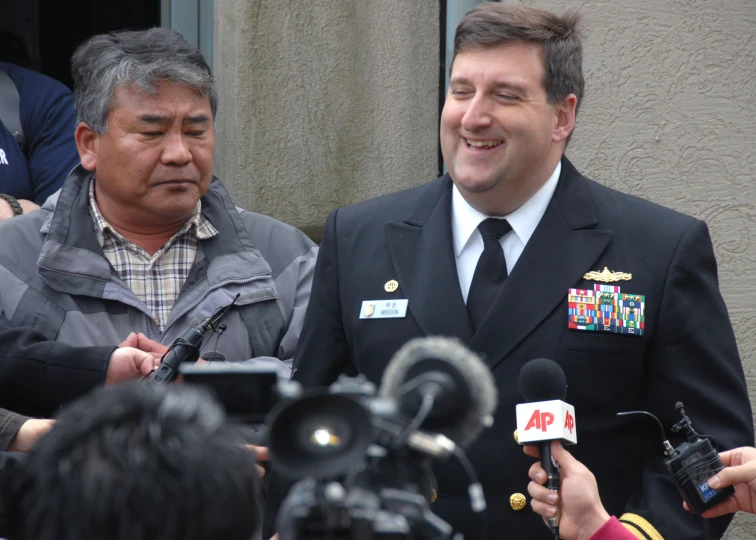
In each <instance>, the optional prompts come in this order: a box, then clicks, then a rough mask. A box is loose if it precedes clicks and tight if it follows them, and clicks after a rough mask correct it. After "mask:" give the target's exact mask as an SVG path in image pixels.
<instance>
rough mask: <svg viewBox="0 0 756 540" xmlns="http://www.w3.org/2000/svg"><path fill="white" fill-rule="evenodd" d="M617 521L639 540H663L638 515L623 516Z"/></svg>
mask: <svg viewBox="0 0 756 540" xmlns="http://www.w3.org/2000/svg"><path fill="white" fill-rule="evenodd" d="M619 520H620V523H622V524H623V525H624V526H625V528H627V529H628V530H629V531H630V532H632V533H633V534H634V535H635V536H637V537H638V538H639V539H641V540H664V537H663V536H662V535H661V534H659V531H657V530H656V529H655V528H654V526H653V525H651V524H650V523H649V522H648V521H647V520H646V519H645V518H643V517H641V516H639V515H638V514H623V515H622V516H621V517H620V518H619ZM638 533H640V534H641V536H639V535H638Z"/></svg>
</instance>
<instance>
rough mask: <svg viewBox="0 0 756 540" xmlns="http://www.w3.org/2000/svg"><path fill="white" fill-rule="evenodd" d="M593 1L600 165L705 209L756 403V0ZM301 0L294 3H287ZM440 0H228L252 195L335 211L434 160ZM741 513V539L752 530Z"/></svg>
mask: <svg viewBox="0 0 756 540" xmlns="http://www.w3.org/2000/svg"><path fill="white" fill-rule="evenodd" d="M519 3H522V4H526V5H535V6H538V7H542V8H545V9H550V10H553V11H561V10H563V9H565V8H566V7H568V6H572V5H575V4H577V5H579V7H580V11H581V13H582V14H583V26H584V30H585V32H584V33H585V38H586V39H585V65H584V69H585V74H586V79H587V92H586V97H585V100H584V103H583V106H582V108H581V111H580V116H579V118H578V123H577V131H576V133H575V135H574V137H573V140H572V142H571V145H570V148H569V150H568V155H569V157H570V159H571V160H572V161H573V162H574V163H575V164H576V165H577V167H578V168H579V169H581V170H582V171H583V172H584V173H585V174H586V175H588V176H590V177H592V178H594V179H595V180H598V181H599V182H602V183H604V184H606V185H609V186H612V187H615V188H617V189H620V190H622V191H625V192H628V193H633V194H636V195H639V196H642V197H644V198H647V199H650V200H653V201H655V202H658V203H660V204H663V205H666V206H669V207H672V208H675V209H677V210H680V211H682V212H685V213H688V214H691V215H693V216H696V217H698V218H701V219H703V220H705V221H706V222H707V223H708V224H709V227H710V230H711V235H712V239H713V241H714V247H715V249H716V253H717V257H718V260H719V268H720V283H721V286H722V291H723V294H724V297H725V300H726V302H727V305H728V308H729V310H730V316H731V317H732V320H733V323H734V325H735V331H736V334H737V337H738V344H739V347H740V352H741V355H742V357H743V365H744V368H745V372H746V377H747V379H748V384H749V388H750V393H751V399H752V401H754V402H755V403H756V308H755V307H754V306H756V285H755V284H756V187H754V182H755V181H756V178H754V176H756V173H755V168H756V1H755V0H716V1H714V0H582V1H580V2H577V3H576V2H574V0H532V1H528V0H524V1H522V2H519ZM284 6H286V7H284ZM438 20H439V14H438V1H437V0H412V1H404V0H386V1H381V2H378V1H370V0H353V1H349V0H310V1H304V0H296V1H295V0H291V1H290V2H286V3H282V2H274V1H263V0H255V1H254V2H253V1H250V0H234V1H228V2H226V1H224V2H216V25H217V26H216V48H215V51H216V57H215V66H216V72H217V74H218V78H219V84H220V89H221V98H222V103H221V115H220V119H219V130H220V133H219V153H218V158H219V170H220V173H221V175H222V178H223V179H224V181H225V182H226V184H227V185H228V186H229V187H230V188H231V190H232V192H233V193H234V195H235V196H236V199H237V202H238V204H240V205H241V206H244V207H247V208H250V209H254V210H258V211H261V212H264V213H267V214H270V215H273V216H275V217H278V218H279V219H282V220H284V221H287V222H290V223H292V224H294V225H297V226H299V227H301V228H303V229H305V230H307V231H308V232H315V234H317V231H318V230H319V229H320V227H321V226H322V223H323V220H324V218H325V216H326V214H327V212H328V211H329V210H330V209H332V208H334V207H337V206H340V205H343V204H347V203H350V202H354V201H358V200H362V199H365V198H368V197H370V196H373V195H377V194H380V193H386V192H389V191H393V190H396V189H400V188H403V187H410V186H411V185H415V184H418V183H421V182H423V181H425V180H427V179H429V178H432V177H433V176H434V175H435V174H436V169H437V164H436V160H437V122H438V111H437V101H438V93H437V92H438V71H437V69H438V51H439V42H438V40H439V30H438ZM755 530H756V517H754V516H747V517H744V516H738V517H737V518H736V520H735V521H734V522H733V525H732V526H731V528H730V530H729V531H728V533H727V536H726V538H728V539H729V540H741V539H742V540H745V539H752V538H754V537H755V536H756V533H754V531H755Z"/></svg>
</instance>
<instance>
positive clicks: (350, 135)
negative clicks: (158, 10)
mask: <svg viewBox="0 0 756 540" xmlns="http://www.w3.org/2000/svg"><path fill="white" fill-rule="evenodd" d="M215 9H216V34H215V35H216V44H215V59H214V61H215V71H216V75H217V78H218V84H219V88H220V93H221V98H222V103H221V110H220V115H219V119H218V132H219V135H218V172H219V174H220V175H221V177H222V179H223V180H224V182H225V183H226V185H227V186H228V187H229V188H230V189H231V191H232V193H233V194H234V195H235V197H236V202H237V204H239V205H240V206H243V207H245V208H249V209H253V210H257V211H260V212H264V213H266V214H269V215H272V216H274V217H276V218H278V219H281V220H283V221H285V222H288V223H291V224H292V225H295V226H297V227H300V228H302V229H303V230H305V232H308V233H310V234H312V235H314V236H318V234H319V230H320V229H322V225H323V222H324V221H325V217H326V215H327V212H328V211H329V210H330V209H333V208H337V207H339V206H343V205H345V204H348V203H351V202H355V201H358V200H362V199H365V198H368V197H370V196H374V195H379V194H382V193H387V192H390V191H396V190H398V189H401V188H403V187H406V186H409V185H416V184H420V183H422V182H424V181H426V180H428V179H429V178H433V177H434V176H435V175H436V174H437V169H438V165H437V163H438V158H437V155H438V154H437V135H436V133H437V123H438V110H437V101H438V78H439V66H438V57H439V52H438V51H439V6H438V0H412V1H411V2H408V1H403V0H392V1H387V2H383V1H381V2H376V1H371V0H287V1H286V2H280V1H276V0H255V1H254V2H251V1H249V0H229V1H226V0H224V1H223V2H216V8H215Z"/></svg>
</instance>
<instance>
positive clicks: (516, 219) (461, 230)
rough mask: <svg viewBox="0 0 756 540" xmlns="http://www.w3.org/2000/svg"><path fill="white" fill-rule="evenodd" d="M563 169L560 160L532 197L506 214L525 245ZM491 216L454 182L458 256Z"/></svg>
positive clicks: (539, 219)
mask: <svg viewBox="0 0 756 540" xmlns="http://www.w3.org/2000/svg"><path fill="white" fill-rule="evenodd" d="M561 172H562V162H561V161H560V162H559V163H557V166H556V169H554V172H553V173H552V174H551V176H550V177H549V179H548V180H546V183H544V184H543V185H542V186H541V187H540V188H539V189H538V191H536V192H535V193H534V194H533V196H532V197H530V199H528V200H527V201H525V203H524V204H522V205H521V206H520V207H519V208H518V209H516V210H515V211H514V212H511V213H509V214H507V215H506V216H502V217H504V218H505V219H506V220H507V221H508V222H509V224H510V225H511V226H512V230H513V231H514V233H515V234H516V235H517V237H518V238H519V239H520V241H521V242H522V244H523V245H525V244H527V243H528V240H530V237H531V236H532V235H533V232H534V231H535V229H536V227H537V226H538V223H539V222H540V221H541V218H542V217H543V215H544V214H545V213H546V208H547V207H548V206H549V201H550V200H551V197H552V196H553V195H554V191H555V190H556V186H557V182H558V181H559V175H560V173H561ZM488 217H489V216H487V215H485V214H482V213H480V212H478V211H477V210H476V209H475V208H473V207H472V206H470V203H468V202H467V201H466V200H465V198H464V197H463V196H462V194H461V193H460V192H459V189H457V186H456V185H454V187H453V190H452V235H453V238H454V254H455V255H456V256H457V257H459V256H460V255H461V253H462V251H464V249H465V247H466V246H467V243H468V242H469V241H470V238H472V235H473V233H474V232H475V230H476V229H477V228H478V225H480V223H481V222H482V221H483V220H485V219H487V218H488Z"/></svg>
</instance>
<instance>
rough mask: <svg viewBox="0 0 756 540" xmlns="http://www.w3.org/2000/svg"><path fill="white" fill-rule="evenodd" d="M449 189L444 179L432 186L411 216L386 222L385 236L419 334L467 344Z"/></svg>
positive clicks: (469, 334)
mask: <svg viewBox="0 0 756 540" xmlns="http://www.w3.org/2000/svg"><path fill="white" fill-rule="evenodd" d="M451 190H452V182H451V179H450V178H449V176H448V175H444V176H443V177H441V178H439V179H438V180H436V181H434V182H431V183H430V184H428V186H427V189H426V190H424V191H423V192H422V194H421V195H420V197H419V198H418V201H417V204H416V205H411V206H412V207H413V208H415V210H414V211H413V212H412V214H411V215H410V216H409V217H408V218H407V219H406V220H405V221H403V222H388V223H386V226H385V233H386V241H387V244H388V247H389V251H390V252H391V259H392V262H393V264H394V269H395V270H396V274H397V276H398V278H399V283H401V287H402V288H403V290H404V292H405V293H406V295H407V298H408V299H409V306H408V307H409V312H410V313H411V314H412V316H413V317H414V319H415V321H416V322H417V324H418V325H419V326H420V329H421V330H422V332H423V333H424V334H425V335H445V336H456V337H457V338H459V339H460V340H462V341H463V342H464V343H469V342H470V339H471V338H472V325H471V323H470V319H469V317H468V315H467V308H466V307H465V303H464V300H463V299H462V291H461V290H460V288H459V278H458V277H457V265H456V261H455V259H454V243H453V241H452V233H451Z"/></svg>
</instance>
